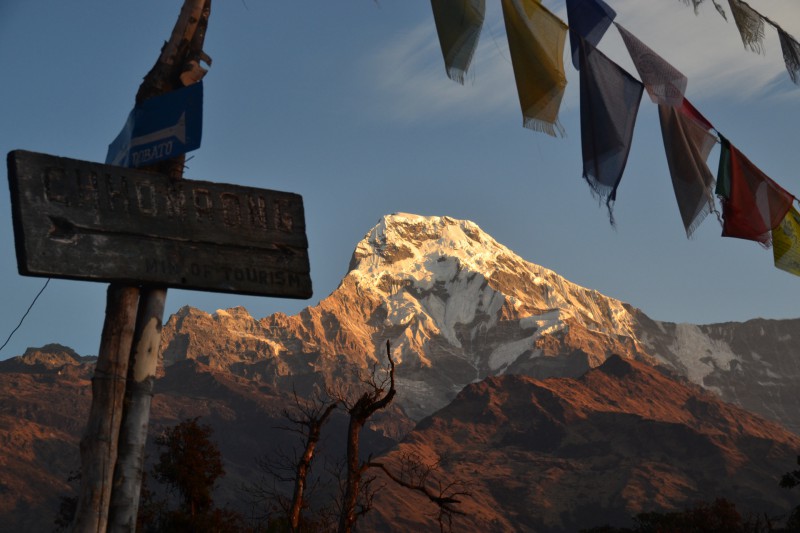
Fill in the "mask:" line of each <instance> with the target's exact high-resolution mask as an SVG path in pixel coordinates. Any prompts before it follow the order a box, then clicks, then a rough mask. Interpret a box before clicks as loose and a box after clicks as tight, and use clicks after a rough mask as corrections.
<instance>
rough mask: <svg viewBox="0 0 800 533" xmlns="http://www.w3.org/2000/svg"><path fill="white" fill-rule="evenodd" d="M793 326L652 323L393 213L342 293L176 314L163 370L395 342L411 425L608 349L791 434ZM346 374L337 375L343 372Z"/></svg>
mask: <svg viewBox="0 0 800 533" xmlns="http://www.w3.org/2000/svg"><path fill="white" fill-rule="evenodd" d="M798 326H800V319H797V320H763V319H754V320H752V321H748V322H745V323H726V324H713V325H692V324H674V323H669V322H660V321H656V320H652V319H650V318H649V317H648V316H647V315H646V314H645V313H644V312H642V311H641V310H639V309H636V308H634V307H633V306H631V305H629V304H627V303H624V302H621V301H619V300H616V299H614V298H610V297H607V296H604V295H602V294H600V293H599V292H597V291H594V290H590V289H586V288H583V287H580V286H578V285H576V284H574V283H571V282H569V281H567V280H565V279H564V278H563V277H561V276H559V275H558V274H556V273H555V272H553V271H551V270H548V269H546V268H544V267H541V266H539V265H536V264H534V263H530V262H528V261H525V260H523V259H522V258H520V257H518V256H517V255H515V254H514V253H513V252H512V251H511V250H509V249H508V248H506V247H504V246H503V245H501V244H500V243H498V242H497V241H495V240H494V239H493V238H492V237H490V236H489V235H487V234H486V233H484V232H483V231H482V230H481V229H480V228H479V227H478V226H477V225H476V224H474V223H472V222H469V221H462V220H456V219H452V218H449V217H422V216H417V215H409V214H395V215H388V216H385V217H383V218H382V219H381V221H380V222H379V223H378V224H377V225H376V226H375V227H374V228H372V230H370V231H369V232H368V233H367V234H366V235H365V237H364V238H363V239H362V240H361V241H360V242H359V243H358V245H357V246H356V248H355V251H354V253H353V257H352V259H351V261H350V270H349V272H348V273H347V275H346V276H345V277H344V279H343V280H342V282H341V284H340V285H339V287H338V288H337V289H336V290H335V291H334V292H333V293H332V294H331V295H329V296H328V297H326V298H324V299H323V300H322V301H320V303H319V304H318V305H316V306H313V307H308V308H306V309H304V310H303V311H302V312H301V313H299V314H298V315H295V316H286V315H283V314H281V313H278V314H275V315H272V316H269V317H266V318H263V319H260V320H256V319H255V318H253V317H252V316H250V315H249V313H247V311H246V310H245V309H243V308H236V309H229V310H227V311H223V310H220V311H217V312H216V313H215V314H213V315H209V314H207V313H205V312H202V311H199V310H196V309H190V308H184V309H181V310H180V311H179V312H178V313H176V315H174V316H173V317H171V318H170V320H169V321H168V323H167V324H166V326H165V329H164V335H163V340H162V353H163V357H164V363H165V365H169V364H171V363H172V362H174V361H179V360H182V359H186V358H190V359H192V358H194V359H198V360H200V361H204V362H206V363H207V364H210V365H212V366H214V365H217V366H218V367H220V368H223V367H224V368H227V369H228V370H229V371H231V372H234V373H239V374H240V375H243V376H255V375H259V376H261V377H262V378H263V379H267V380H272V381H275V380H278V379H281V378H280V376H284V377H285V376H294V377H297V376H302V375H308V374H314V373H322V374H323V375H325V376H328V379H329V380H330V379H331V376H333V375H334V374H335V373H336V368H337V365H340V364H342V362H343V361H347V362H348V363H350V364H355V365H357V366H358V367H360V368H361V369H362V370H366V369H368V368H370V366H371V365H372V364H373V363H374V362H375V361H377V360H379V358H380V357H381V353H380V351H376V348H375V347H376V346H383V343H384V342H385V341H386V340H387V339H388V340H390V342H391V343H392V346H393V347H394V349H393V356H394V358H395V359H396V361H397V362H398V371H397V373H398V380H399V383H400V387H399V392H398V401H399V403H400V404H401V405H402V406H403V408H404V409H406V411H407V413H408V414H409V415H410V416H411V417H412V418H414V419H420V418H422V417H424V416H427V415H428V414H430V413H432V412H433V411H435V410H436V409H438V408H441V407H443V406H444V405H446V404H447V403H448V402H449V401H450V400H452V399H453V398H454V397H455V395H456V394H457V393H458V392H459V391H460V390H461V388H463V387H464V386H465V385H467V384H469V383H471V382H474V381H478V380H481V379H483V378H485V377H488V376H496V375H503V374H525V375H530V376H533V377H537V378H546V377H551V376H561V377H564V376H567V377H569V376H571V377H577V376H580V375H581V374H583V373H584V372H586V371H587V370H588V369H590V368H594V367H596V366H598V365H599V364H601V363H602V362H603V361H604V360H605V359H606V358H607V357H609V356H610V355H612V354H618V355H621V356H623V357H625V358H628V359H632V360H639V361H644V362H646V363H648V364H654V365H663V366H666V367H667V368H670V369H672V370H674V371H675V372H677V373H678V374H680V375H682V376H684V377H685V378H686V379H688V380H689V381H691V382H692V383H695V384H697V385H700V386H702V387H704V388H706V389H708V390H711V391H713V392H715V393H717V394H718V395H719V396H720V397H721V398H722V399H724V400H726V401H731V402H734V403H738V404H739V405H741V406H743V407H745V408H747V409H749V410H752V411H754V412H757V413H760V414H762V415H764V416H767V417H769V418H772V419H774V420H778V421H780V422H781V423H783V424H784V425H786V426H787V427H789V428H790V429H792V430H793V431H796V432H800V398H798V397H797V395H796V394H794V392H795V390H796V388H797V384H798V383H800V364H798V363H797V361H798V356H800V335H798V334H797V333H796V332H797V331H798ZM339 374H341V372H340V373H339Z"/></svg>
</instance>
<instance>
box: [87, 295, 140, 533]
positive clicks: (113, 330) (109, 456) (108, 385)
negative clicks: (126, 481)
mask: <svg viewBox="0 0 800 533" xmlns="http://www.w3.org/2000/svg"><path fill="white" fill-rule="evenodd" d="M138 300H139V289H138V288H136V287H127V286H123V285H118V284H113V283H112V284H111V285H109V287H108V293H107V299H106V318H105V323H104V324H103V333H102V336H101V338H100V349H99V353H98V358H97V365H96V366H95V370H94V377H92V407H91V411H90V413H89V422H88V424H87V426H86V432H85V434H84V436H83V439H82V440H81V488H80V494H79V495H78V507H77V510H76V514H75V521H74V522H73V527H72V530H73V531H75V532H80V533H103V532H105V531H106V523H107V520H108V505H109V501H110V499H111V482H112V477H113V475H114V464H115V462H116V460H117V439H118V436H119V428H120V423H121V421H122V404H123V401H124V396H125V380H126V377H127V373H128V358H129V355H130V352H131V344H132V341H133V331H134V323H135V320H136V307H137V302H138Z"/></svg>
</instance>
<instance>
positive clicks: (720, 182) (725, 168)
mask: <svg viewBox="0 0 800 533" xmlns="http://www.w3.org/2000/svg"><path fill="white" fill-rule="evenodd" d="M717 135H719V143H720V149H719V168H718V169H717V186H716V188H715V189H714V193H715V194H716V195H717V196H721V197H723V198H730V197H731V143H730V141H728V139H726V138H725V137H723V136H722V135H721V134H720V133H719V132H717Z"/></svg>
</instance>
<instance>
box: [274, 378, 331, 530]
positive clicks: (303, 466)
mask: <svg viewBox="0 0 800 533" xmlns="http://www.w3.org/2000/svg"><path fill="white" fill-rule="evenodd" d="M294 398H295V405H296V407H297V411H298V412H299V416H296V415H292V414H291V413H289V412H288V411H284V417H285V418H286V419H287V420H288V421H289V422H290V423H291V424H292V425H293V427H292V428H291V430H292V431H295V432H297V433H300V435H302V436H303V437H304V439H305V447H304V448H303V453H302V454H301V456H300V460H299V461H298V462H297V468H296V470H295V476H294V492H293V493H292V505H291V508H290V509H289V527H290V529H291V531H292V532H293V533H297V532H298V531H300V515H301V513H302V511H303V508H304V507H305V506H306V502H305V491H306V483H307V480H308V474H309V472H310V470H311V462H312V461H313V460H314V454H315V453H316V450H317V444H318V443H319V439H320V436H321V435H322V426H324V425H325V422H326V421H327V420H328V417H330V416H331V414H332V413H333V410H334V409H336V405H337V404H336V403H335V402H330V401H324V400H322V399H321V398H319V396H317V397H315V398H314V399H312V400H311V401H307V402H301V401H300V400H299V398H298V397H297V393H295V395H294Z"/></svg>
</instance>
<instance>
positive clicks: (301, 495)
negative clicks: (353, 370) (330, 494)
mask: <svg viewBox="0 0 800 533" xmlns="http://www.w3.org/2000/svg"><path fill="white" fill-rule="evenodd" d="M293 395H294V405H293V407H292V408H291V410H290V409H284V410H283V418H284V419H285V420H287V422H288V423H287V424H286V425H282V426H278V428H277V429H282V430H284V431H288V432H291V433H296V434H298V435H299V436H300V437H301V439H302V448H301V449H295V450H294V451H293V452H288V453H287V452H285V451H282V450H279V451H277V452H274V453H272V454H270V455H266V456H264V457H262V458H260V459H258V460H257V461H256V462H257V464H258V466H259V468H260V469H261V470H262V471H264V472H265V473H266V474H267V479H266V480H264V481H263V482H260V483H256V484H254V485H251V486H249V487H247V488H245V491H246V492H248V493H250V494H251V495H253V496H255V500H256V501H257V502H259V503H261V502H264V501H267V502H271V503H272V504H274V505H277V506H278V507H280V509H281V511H282V512H283V514H284V515H285V516H286V522H287V526H288V528H289V530H290V531H292V532H293V533H296V532H298V531H300V529H301V526H302V524H303V510H304V509H307V508H308V507H309V496H310V493H312V492H313V488H314V487H313V486H312V485H311V483H310V473H311V467H312V463H313V461H314V459H315V458H316V452H317V445H318V444H319V441H320V438H321V436H322V428H323V426H324V425H325V423H326V422H327V421H328V419H329V418H330V416H331V415H332V414H333V412H334V410H335V409H336V407H337V405H338V402H336V401H333V400H331V399H330V398H323V397H322V395H321V394H319V393H315V394H314V396H313V398H311V399H304V398H300V397H299V396H298V395H297V392H296V391H295V392H293ZM276 483H279V484H291V485H292V486H293V490H292V498H291V499H289V498H287V497H286V496H285V492H286V491H285V489H284V490H281V488H280V487H279V486H277V485H276ZM268 514H269V513H268Z"/></svg>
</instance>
